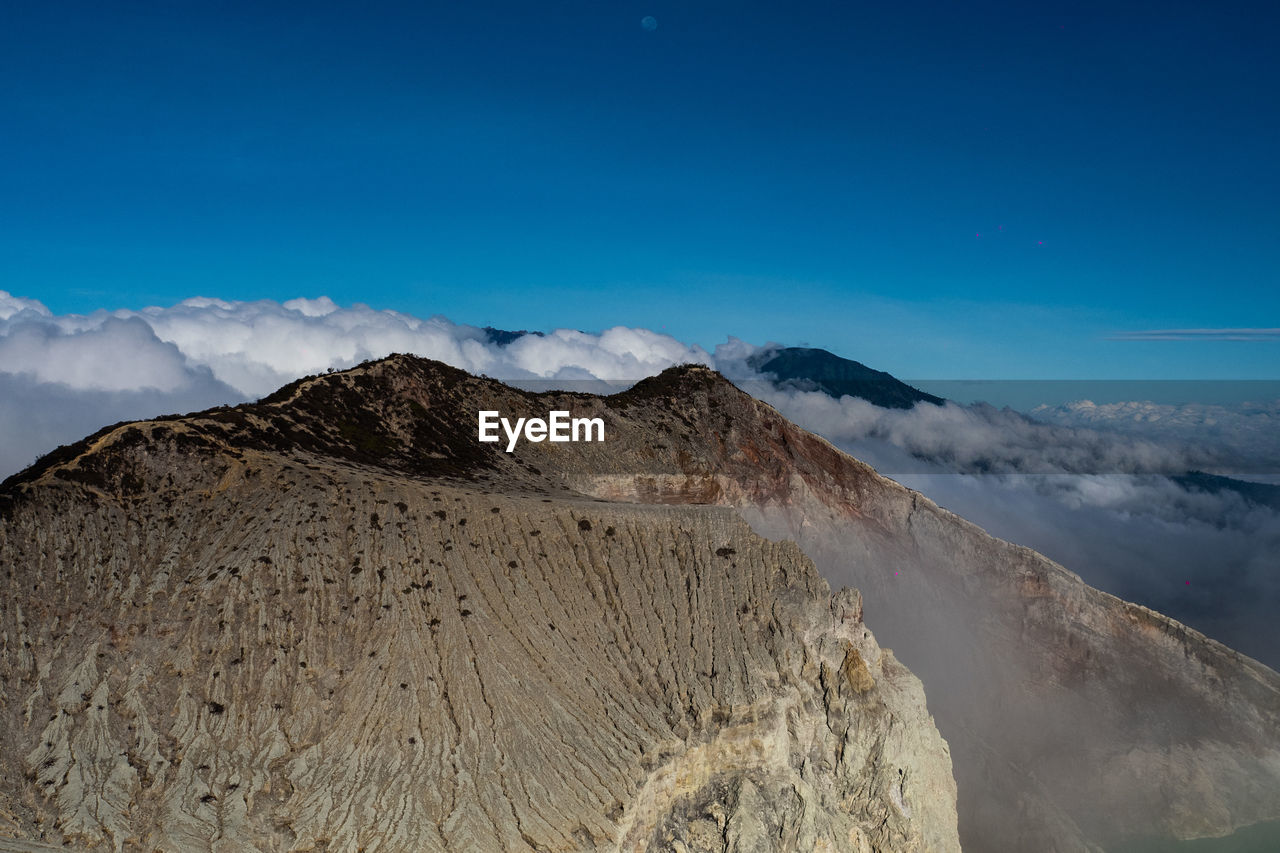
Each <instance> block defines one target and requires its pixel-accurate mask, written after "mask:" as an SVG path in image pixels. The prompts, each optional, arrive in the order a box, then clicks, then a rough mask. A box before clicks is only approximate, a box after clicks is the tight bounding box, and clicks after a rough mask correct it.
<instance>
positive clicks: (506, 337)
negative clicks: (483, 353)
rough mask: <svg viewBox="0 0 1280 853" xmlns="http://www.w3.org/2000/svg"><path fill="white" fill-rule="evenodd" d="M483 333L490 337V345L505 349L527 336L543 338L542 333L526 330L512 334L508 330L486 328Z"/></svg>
mask: <svg viewBox="0 0 1280 853" xmlns="http://www.w3.org/2000/svg"><path fill="white" fill-rule="evenodd" d="M483 331H484V333H485V334H486V335H487V336H488V338H489V343H491V344H497V345H498V346H500V347H505V346H506V345H507V344H509V343H511V342H512V341H518V340H520V339H521V338H523V337H524V336H525V335H533V336H534V337H537V338H540V337H542V332H530V331H528V330H526V329H521V330H519V331H518V332H512V331H508V330H507V329H495V328H494V327H493V326H485V327H484V329H483Z"/></svg>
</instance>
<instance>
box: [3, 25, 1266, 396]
mask: <svg viewBox="0 0 1280 853" xmlns="http://www.w3.org/2000/svg"><path fill="white" fill-rule="evenodd" d="M645 16H652V17H653V18H655V19H656V21H657V28H656V29H653V30H650V29H647V28H645V27H643V26H642V25H641V20H642V18H644V17H645ZM1278 25H1280V10H1278V7H1277V6H1276V4H1274V3H1257V4H1239V3H1232V2H1215V3H1209V2H1204V0H1197V2H1194V3H1192V2H1176V1H1175V2H1166V3H1161V4H1151V3H1145V2H1144V3H1125V2H1115V0H1112V2H1098V3H1089V2H1086V3H1020V2H1004V3H988V2H966V3H953V2H934V3H924V2H894V3H860V2H848V0H844V2H834V3H787V4H783V3H773V4H762V3H742V2H735V3H727V2H708V0H654V2H632V0H604V2H602V0H590V2H546V3H532V2H527V0H525V2H507V3H497V2H486V0H468V2H449V3H431V2H421V1H420V2H414V3H405V4H390V3H380V2H365V3H360V4H356V3H349V4H333V3H325V2H308V3H272V2H254V3H233V2H199V0H180V1H178V0H171V2H134V0H122V2H112V3H102V2H92V3H62V2H56V0H50V2H42V3H25V4H10V6H9V7H8V8H7V9H6V11H5V20H4V24H3V27H0V99H2V101H0V107H3V118H2V119H0V122H2V125H3V131H2V132H0V163H2V164H3V166H2V168H0V289H6V290H10V291H12V292H13V293H15V294H18V295H22V296H27V297H32V298H36V299H40V300H42V301H43V302H45V303H46V304H47V305H49V306H50V308H52V309H53V310H55V311H59V312H63V311H86V310H91V309H93V308H97V307H103V306H105V307H134V308H136V307H141V306H143V305H147V304H170V303H172V302H175V301H177V300H179V299H182V298H185V297H188V296H194V295H206V296H218V297H222V298H227V299H256V298H272V299H287V298H291V297H294V296H299V295H308V296H317V295H320V294H327V295H329V296H331V297H332V298H334V299H335V300H337V301H338V302H341V303H351V302H356V301H359V302H366V303H368V304H371V305H373V306H375V307H385V308H396V309H399V310H403V311H407V312H411V313H416V314H422V315H429V314H436V313H441V314H445V315H447V316H449V317H451V318H452V319H455V320H457V321H459V322H468V323H474V324H477V325H484V324H492V325H497V326H503V327H508V328H550V327H557V326H570V327H576V328H583V329H599V328H602V327H606V326H610V325H615V324H628V325H641V326H648V327H650V328H655V329H665V330H666V331H668V332H670V333H671V334H674V335H676V336H677V337H680V338H682V339H684V340H688V341H696V342H699V343H703V344H704V345H708V346H710V345H714V344H715V343H717V342H719V341H721V340H723V339H724V337H725V335H727V334H735V335H738V336H741V337H745V338H747V339H748V340H752V341H754V342H763V341H765V340H770V339H773V340H781V341H785V342H789V343H800V342H807V343H810V344H813V345H821V346H826V347H828V348H830V349H833V350H835V351H837V352H840V353H841V354H843V355H847V356H850V357H853V358H858V359H860V360H863V361H867V362H868V363H872V364H874V365H876V366H878V367H883V368H886V369H890V370H893V371H895V372H898V373H900V374H903V375H907V376H917V377H928V376H933V377H985V378H992V377H995V378H1006V377H1068V378H1082V377H1098V376H1121V377H1192V378H1195V377H1208V378H1214V377H1254V378H1277V377H1280V341H1277V340H1276V336H1274V335H1272V336H1267V335H1261V336H1256V335H1255V337H1260V339H1257V340H1249V341H1216V340H1172V341H1170V340H1156V341H1152V340H1140V341H1133V340H1124V341H1118V340H1109V337H1110V336H1112V335H1114V334H1115V333H1118V332H1128V331H1136V330H1150V329H1186V328H1223V327H1232V328H1234V327H1244V328H1259V327H1262V328H1267V327H1277V326H1280V260H1278V257H1280V212H1278V211H1280V204H1278V203H1277V199H1280V158H1278V157H1277V153H1276V152H1277V151H1280V107H1278V106H1277V104H1280V51H1276V50H1275V44H1276V40H1277V37H1278V36H1280V26H1278ZM979 235H980V236H979Z"/></svg>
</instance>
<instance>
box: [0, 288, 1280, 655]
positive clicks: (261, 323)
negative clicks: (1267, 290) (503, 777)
mask: <svg viewBox="0 0 1280 853" xmlns="http://www.w3.org/2000/svg"><path fill="white" fill-rule="evenodd" d="M1264 331H1265V330H1264ZM759 349H760V347H757V346H754V345H752V344H749V343H747V342H744V341H741V340H736V339H732V338H731V339H730V340H729V341H727V342H726V343H723V344H721V345H719V346H717V347H716V348H715V350H714V352H707V351H706V350H705V349H703V348H701V347H698V346H694V345H689V344H685V343H682V342H680V341H678V340H676V339H675V338H672V337H670V336H668V335H664V334H660V333H657V332H653V331H651V330H648V329H640V328H628V327H621V326H620V327H616V328H613V329H607V330H605V331H603V332H599V333H586V332H580V331H573V330H565V329H561V330H556V331H553V332H550V333H548V334H546V335H541V336H539V335H525V336H522V337H517V338H515V339H512V340H507V341H506V342H505V343H499V342H495V341H494V340H493V339H492V338H491V336H490V335H489V334H488V333H487V332H486V331H485V330H484V329H481V328H477V327H475V326H467V325H462V324H458V323H455V322H452V321H451V320H448V319H446V318H444V317H438V316H437V317H430V318H426V319H423V318H419V317H415V316H412V315H409V314H403V313H400V312H396V311H379V310H374V309H372V308H369V307H367V306H363V305H353V306H349V307H342V306H339V305H336V304H335V303H333V302H332V301H331V300H329V299H328V298H325V297H320V298H317V299H292V300H289V301H287V302H283V303H277V302H271V301H259V302H227V301H223V300H220V299H207V298H197V299H188V300H185V301H183V302H180V303H178V304H177V305H174V306H171V307H167V308H161V307H152V308H144V309H142V310H140V311H125V310H117V311H105V310H103V311H95V312H93V313H91V314H66V315H55V314H53V313H52V312H51V311H49V310H48V309H47V308H46V307H45V306H44V305H42V304H41V303H39V302H37V301H35V300H31V299H24V298H20V297H16V296H13V295H11V294H9V293H6V292H4V291H0V437H2V440H0V476H7V475H8V474H11V473H14V472H16V471H18V470H19V469H21V468H23V467H25V466H27V465H29V464H30V463H31V462H33V461H34V460H35V458H36V457H37V455H38V454H41V453H45V452H48V451H49V450H52V449H53V448H54V447H56V446H57V445H59V444H65V443H69V442H72V441H75V440H77V439H79V438H82V437H83V436H85V435H87V434H89V433H91V432H93V431H95V430H96V429H98V428H100V427H101V426H103V425H105V424H108V423H113V422H116V421H120V420H129V419H140V418H147V417H154V416H156V415H160V414H167V413H173V412H187V411H193V410H197V409H202V408H207V407H210V406H214V405H219V404H223V403H237V402H242V401H245V400H250V399H256V398H258V397H261V396H264V395H265V394H267V393H270V392H271V391H274V390H275V389H276V388H278V387H279V386H281V385H283V384H285V383H287V382H290V381H292V380H293V379H296V378H298V377H300V376H304V375H307V374H312V373H318V372H323V371H325V370H327V369H329V368H335V369H343V368H347V367H351V366H354V365H355V364H358V363H360V362H361V361H364V360H366V359H371V358H380V357H382V356H385V355H387V354H390V353H392V352H410V353H415V354H417V355H421V356H426V357H429V358H434V359H438V360H440V361H444V362H447V363H449V364H452V365H454V366H456V367H460V368H463V369H465V370H468V371H471V372H473V373H477V374H487V375H489V376H493V377H496V378H499V379H503V380H506V381H514V382H517V383H518V384H526V385H535V386H540V387H547V386H561V387H573V388H576V389H583V388H591V389H595V390H608V389H611V388H616V387H618V384H626V383H629V382H633V381H635V380H638V379H640V378H643V377H645V376H649V375H652V374H654V373H657V372H659V371H661V370H662V369H664V368H666V367H669V366H671V365H673V364H679V363H686V362H697V363H702V364H708V365H711V366H714V367H716V368H717V369H719V370H720V371H721V372H723V373H724V374H725V375H727V376H729V377H730V378H731V379H733V380H734V381H736V382H738V383H739V384H740V385H742V387H744V388H745V389H746V390H747V391H748V392H750V393H752V394H754V395H756V396H757V397H760V398H762V399H764V400H766V401H767V402H769V403H771V404H772V405H774V406H775V407H777V408H778V409H779V410H780V411H781V412H782V413H783V414H784V415H786V416H787V417H789V418H790V419H792V420H794V421H795V422H797V423H799V424H800V425H802V426H804V427H806V428H808V429H811V430H813V431H814V432H817V433H819V434H821V435H823V436H825V437H826V438H828V439H829V440H831V441H832V442H834V443H835V444H837V445H838V446H840V447H841V448H843V449H845V450H847V451H849V452H850V453H852V454H853V455H855V456H857V457H859V458H862V459H865V460H866V461H868V462H870V463H871V464H872V465H874V466H876V467H877V468H878V469H879V470H880V471H882V472H884V473H887V474H889V475H890V476H893V477H895V478H896V479H898V480H900V481H901V482H903V483H905V484H906V485H909V486H911V487H913V488H916V489H919V490H920V491H922V492H923V493H925V494H926V495H928V496H929V497H931V498H933V499H934V500H936V501H938V502H939V503H941V504H942V505H944V506H946V507H947V508H948V509H951V510H953V511H955V512H957V513H959V514H960V515H962V516H965V517H967V518H970V519H971V520H973V521H975V522H977V523H978V524H980V525H982V526H983V527H986V528H987V529H988V530H990V531H991V532H993V533H995V534H996V535H998V536H1002V537H1004V538H1007V539H1010V540H1013V541H1016V542H1019V543H1021V544H1024V545H1028V546H1030V547H1033V548H1035V549H1037V550H1039V551H1042V552H1043V553H1045V554H1047V555H1048V556H1050V557H1052V558H1054V559H1057V560H1058V561H1059V562H1062V563H1063V564H1064V565H1066V566H1067V567H1069V568H1071V569H1072V570H1074V571H1076V572H1078V573H1080V574H1081V575H1082V576H1083V577H1084V578H1085V579H1086V580H1087V581H1089V582H1090V583H1092V584H1094V585H1096V586H1099V587H1101V588H1103V589H1106V590H1108V591H1110V592H1113V593H1116V594H1118V595H1121V596H1123V597H1126V598H1129V599H1131V600H1136V601H1139V602H1141V603H1143V604H1147V605H1149V606H1152V607H1155V608H1156V609H1159V610H1162V611H1164V612H1167V613H1169V614H1170V615H1173V616H1175V617H1176V618H1179V619H1182V620H1183V621H1186V622H1188V623H1189V624H1191V625H1192V626H1194V627H1198V628H1200V629H1201V630H1204V631H1206V632H1207V633H1209V634H1210V635H1211V636H1214V637H1216V638H1217V639H1220V640H1222V641H1224V642H1227V643H1228V644H1229V645H1232V646H1234V647H1236V648H1239V649H1240V650H1242V651H1244V652H1246V653H1247V654H1252V655H1254V656H1257V657H1259V658H1260V659H1262V660H1264V661H1266V662H1268V663H1270V664H1271V665H1273V666H1280V631H1278V630H1277V629H1276V627H1275V624H1274V623H1275V620H1274V618H1273V614H1274V612H1275V611H1276V609H1277V608H1280V563H1277V559H1278V558H1277V557H1276V556H1275V555H1277V554H1280V513H1277V512H1276V510H1275V508H1274V507H1272V506H1267V505H1260V504H1259V503H1258V502H1257V501H1255V500H1252V499H1251V498H1250V497H1249V496H1248V495H1247V494H1243V493H1240V492H1236V491H1232V490H1230V489H1228V490H1220V491H1213V490H1207V489H1198V488H1192V487H1189V486H1187V485H1186V484H1185V483H1179V482H1178V481H1176V480H1174V479H1171V478H1170V477H1169V476H1165V475H1168V474H1180V473H1182V472H1184V471H1187V470H1190V469H1200V470H1209V471H1218V472H1223V473H1236V472H1255V473H1258V474H1261V473H1265V472H1267V471H1270V472H1275V471H1277V461H1280V401H1270V402H1262V403H1257V404H1252V405H1246V406H1239V407H1234V408H1232V407H1223V406H1207V405H1202V404H1188V405H1183V406H1163V405H1157V404H1154V403H1145V402H1130V403H1118V404H1106V405H1094V404H1092V403H1089V402H1088V401H1080V402H1077V403H1072V404H1069V405H1066V406H1057V407H1053V408H1041V409H1037V410H1036V411H1035V412H1034V414H1035V417H1034V418H1031V417H1028V416H1026V415H1024V414H1020V413H1018V412H1014V411H1012V410H1009V409H996V408H993V407H991V406H987V405H983V404H978V405H972V406H961V405H957V404H955V403H948V404H946V405H943V406H934V405H930V404H919V405H917V406H915V407H914V408H912V409H906V410H903V409H881V408H878V407H876V406H873V405H871V404H870V403H867V402H866V401H864V400H859V399H854V398H848V397H846V398H843V399H839V400H836V399H833V398H831V397H829V396H827V395H825V394H822V393H820V392H816V391H799V390H795V389H779V388H777V387H775V386H774V385H773V384H772V383H770V382H768V381H767V377H762V376H760V375H759V374H757V373H756V372H755V371H754V370H752V368H751V367H750V366H749V363H748V360H749V359H750V357H751V356H752V355H753V354H755V353H756V352H758V351H759ZM957 474H965V475H968V476H957ZM1256 479H1264V478H1263V477H1261V476H1259V477H1257V478H1256Z"/></svg>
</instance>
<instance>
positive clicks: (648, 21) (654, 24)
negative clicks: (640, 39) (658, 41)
mask: <svg viewBox="0 0 1280 853" xmlns="http://www.w3.org/2000/svg"><path fill="white" fill-rule="evenodd" d="M640 26H641V28H642V29H644V31H645V32H648V33H651V32H653V31H654V30H656V29H657V28H658V19H657V18H655V17H653V15H645V16H644V17H643V18H641V19H640Z"/></svg>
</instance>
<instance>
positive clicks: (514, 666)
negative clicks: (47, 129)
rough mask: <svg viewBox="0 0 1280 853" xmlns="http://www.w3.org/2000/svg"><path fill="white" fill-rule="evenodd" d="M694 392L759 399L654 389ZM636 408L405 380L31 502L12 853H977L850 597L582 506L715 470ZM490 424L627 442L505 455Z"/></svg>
mask: <svg viewBox="0 0 1280 853" xmlns="http://www.w3.org/2000/svg"><path fill="white" fill-rule="evenodd" d="M690 382H692V383H693V384H694V386H696V387H697V388H703V387H704V386H705V387H711V388H713V389H715V391H716V393H719V394H731V393H736V392H733V391H732V389H730V388H728V387H727V386H725V385H724V383H723V381H722V380H719V379H718V378H717V377H715V376H714V375H713V374H710V373H709V372H706V371H693V372H690V371H676V372H673V373H670V374H667V375H665V376H664V378H663V379H662V381H661V382H659V383H658V384H657V385H656V386H655V389H656V390H657V391H659V392H661V393H666V390H667V389H668V385H666V384H663V383H668V384H669V385H670V386H671V387H672V388H673V389H674V388H677V387H680V386H683V385H685V384H686V383H690ZM721 386H724V387H721ZM646 393H647V392H646V391H644V390H643V389H638V390H637V391H635V392H633V393H631V394H629V395H623V396H621V397H617V398H608V399H599V398H591V397H586V396H570V397H563V396H559V397H557V396H553V395H546V396H542V397H539V396H535V395H528V394H523V393H521V392H518V391H514V390H512V389H509V388H506V387H504V386H501V385H499V384H497V383H495V382H491V381H488V380H481V379H476V378H474V377H469V376H467V375H466V374H462V373H460V372H458V371H455V370H452V369H450V368H447V367H444V366H443V365H439V364H436V363H431V362H425V361H422V360H419V359H413V358H408V357H393V358H391V359H388V360H385V361H382V362H378V363H373V364H370V365H366V366H364V367H361V368H358V369H356V370H353V371H348V372H346V373H342V374H334V375H330V376H322V377H316V378H312V379H309V380H304V381H302V382H299V383H295V384H294V385H292V386H289V387H287V388H285V389H282V390H281V392H279V393H278V394H276V395H273V396H272V397H271V398H268V399H267V400H265V401H263V402H261V403H259V404H256V405H252V406H244V407H237V408H235V409H217V410H212V411H209V412H205V413H201V414H199V415H194V416H189V417H184V418H171V419H164V420H160V421H152V422H145V423H135V424H123V425H118V426H116V427H112V428H108V429H105V430H103V431H101V432H100V433H98V434H96V435H95V436H92V437H90V438H89V439H87V440H85V441H84V442H81V443H79V444H77V445H74V446H72V447H68V448H62V449H60V450H59V451H57V452H55V453H53V454H50V456H48V457H46V458H45V459H44V460H42V461H41V463H40V464H38V465H37V466H35V467H33V468H31V469H29V470H28V471H26V472H24V473H23V474H21V475H19V476H18V477H15V478H12V479H11V480H9V481H7V482H6V483H5V484H4V486H3V487H2V488H0V768H3V772H0V838H6V837H7V838H8V839H10V840H8V841H0V849H13V850H19V849H27V850H42V849H52V848H53V847H59V848H63V847H64V845H65V846H71V847H77V848H93V849H115V850H124V849H128V850H166V851H168V850H173V851H178V850H182V851H186V850H216V851H244V850H261V851H269V850H326V849H327V850H335V851H336V850H367V851H374V850H413V851H419V850H460V851H462V850H465V851H471V850H538V851H552V850H556V851H559V850H619V851H621V850H683V851H747V850H752V851H754V850H804V851H808V850H862V851H871V850H895V851H897V850H906V851H916V850H918V851H954V850H957V849H958V843H957V836H956V812H955V786H954V782H953V781H952V775H951V764H950V756H949V753H948V749H947V746H946V744H945V743H944V742H943V741H942V739H941V737H940V736H939V735H938V732H937V730H936V729H935V728H934V726H933V723H932V720H931V719H930V717H929V714H928V711H927V710H926V708H925V702H924V694H923V692H922V690H921V686H920V683H919V682H918V681H917V680H916V679H915V678H914V677H913V676H912V675H911V674H910V673H909V672H908V671H907V670H906V669H905V668H904V667H903V666H902V665H901V664H899V663H897V661H896V660H895V658H894V657H893V655H892V654H891V653H890V652H888V651H887V650H882V649H881V648H880V647H879V646H878V645H877V644H876V641H875V639H874V637H873V636H872V634H871V632H870V631H869V630H868V629H867V627H866V626H865V625H864V623H863V621H862V604H861V599H860V597H859V596H858V594H857V593H856V592H852V591H843V592H840V593H838V594H836V595H834V596H833V595H832V594H831V591H830V588H829V587H828V586H827V584H826V582H825V581H824V580H823V579H822V578H821V577H820V576H819V575H818V573H817V572H816V571H815V569H814V567H813V565H812V563H811V562H810V561H809V560H808V559H807V558H806V557H805V556H804V555H803V554H802V553H801V552H800V551H799V549H798V548H797V547H796V546H795V545H794V544H791V543H787V542H773V541H769V540H766V539H764V538H762V537H760V536H759V535H757V534H756V533H754V532H753V531H752V530H751V529H750V528H749V527H748V525H747V524H746V523H745V521H744V520H743V519H742V518H741V517H740V515H739V514H738V513H736V512H735V511H733V510H731V509H729V508H724V507H715V506H703V505H695V504H700V503H706V501H702V500H695V499H694V498H697V497H699V494H700V492H699V490H700V489H703V488H704V485H703V484H704V483H705V484H711V483H713V482H714V481H712V480H708V479H707V478H705V477H702V478H700V477H698V476H693V478H692V479H691V480H689V481H688V483H685V482H684V481H681V482H678V483H675V484H668V483H667V482H666V481H665V480H664V481H662V482H661V483H659V482H658V481H655V487H654V489H653V490H652V494H651V495H649V497H650V498H652V499H646V500H637V496H636V495H635V494H634V493H628V494H627V495H625V498H626V500H625V501H622V502H609V501H604V500H602V499H600V498H593V497H588V496H586V495H585V494H584V493H583V492H582V491H581V490H580V489H578V488H575V485H577V486H583V485H586V486H590V487H591V488H592V489H593V490H598V487H599V486H600V485H601V483H602V482H604V481H602V480H599V479H598V477H599V476H606V477H616V475H617V473H618V471H619V470H622V471H627V472H630V473H631V474H633V475H634V474H636V473H637V472H642V471H647V470H650V467H651V466H652V464H653V463H655V462H657V461H658V460H662V461H663V462H664V463H666V462H668V461H672V460H673V459H677V461H678V460H683V461H684V462H685V463H689V464H692V459H686V458H685V457H683V456H679V455H678V454H679V453H685V454H687V453H688V450H687V449H682V450H679V451H677V450H675V448H676V446H677V445H680V446H681V447H682V448H687V447H692V446H695V445H696V443H697V442H701V441H704V440H705V439H706V435H705V434H704V433H703V431H702V430H701V428H700V425H699V424H697V423H696V422H694V421H691V420H689V414H688V413H686V412H685V411H683V410H679V409H678V408H676V407H672V406H670V405H668V403H667V401H666V398H665V397H663V396H660V395H657V396H646ZM747 405H750V404H747ZM479 407H483V408H496V409H500V410H504V411H510V412H513V413H517V410H524V413H529V412H533V411H534V410H540V411H539V412H538V413H539V414H545V412H546V410H547V409H548V408H562V407H571V408H574V409H590V410H592V411H597V412H601V413H603V414H604V415H605V416H607V417H608V419H609V424H608V430H609V432H608V433H607V435H608V440H607V441H606V442H605V443H604V444H593V445H588V444H561V445H549V444H542V445H522V446H521V448H520V449H519V450H518V451H517V452H516V453H513V454H506V453H504V452H502V451H501V450H500V449H498V448H497V447H496V446H495V445H481V444H479V443H478V442H477V441H476V435H475V428H476V427H475V412H476V411H477V408H479ZM623 423H628V424H631V425H632V426H631V429H632V432H631V434H630V436H629V437H624V436H623V434H622V433H621V432H619V427H620V425H622V424H623ZM622 432H625V430H623V431H622ZM615 435H617V436H618V437H619V438H620V439H623V438H625V440H622V441H616V440H615V439H614V436H615ZM739 452H740V451H739ZM672 453H676V454H677V457H672V456H671V455H670V454H672ZM663 470H665V468H664V469H663ZM608 482H614V480H609V481H608ZM705 497H714V495H710V494H708V495H705Z"/></svg>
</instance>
